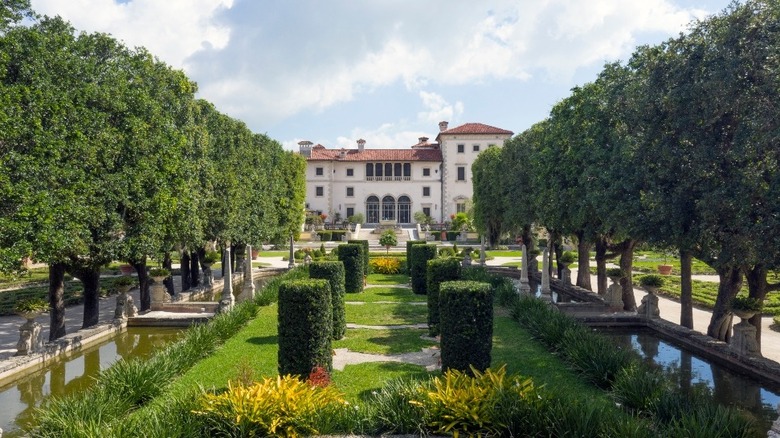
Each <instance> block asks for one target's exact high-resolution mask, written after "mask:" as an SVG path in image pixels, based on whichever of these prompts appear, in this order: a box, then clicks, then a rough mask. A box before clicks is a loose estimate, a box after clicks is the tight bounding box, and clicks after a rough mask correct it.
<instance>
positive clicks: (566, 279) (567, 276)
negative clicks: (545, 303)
mask: <svg viewBox="0 0 780 438" xmlns="http://www.w3.org/2000/svg"><path fill="white" fill-rule="evenodd" d="M562 273H563V277H561V281H563V284H566V285H569V286H571V269H569V265H563V271H562Z"/></svg>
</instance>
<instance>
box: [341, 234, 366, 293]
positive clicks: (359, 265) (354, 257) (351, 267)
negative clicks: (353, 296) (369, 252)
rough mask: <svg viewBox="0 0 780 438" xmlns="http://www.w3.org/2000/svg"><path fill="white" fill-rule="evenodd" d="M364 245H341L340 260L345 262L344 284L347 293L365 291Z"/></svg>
mask: <svg viewBox="0 0 780 438" xmlns="http://www.w3.org/2000/svg"><path fill="white" fill-rule="evenodd" d="M362 253H363V245H361V244H358V243H346V244H344V245H339V261H340V262H342V263H344V272H345V277H344V286H345V289H346V291H347V293H358V292H363V254H362Z"/></svg>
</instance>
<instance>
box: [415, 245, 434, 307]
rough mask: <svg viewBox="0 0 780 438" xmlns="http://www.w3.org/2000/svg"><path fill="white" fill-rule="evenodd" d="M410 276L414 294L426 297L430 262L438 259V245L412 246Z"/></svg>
mask: <svg viewBox="0 0 780 438" xmlns="http://www.w3.org/2000/svg"><path fill="white" fill-rule="evenodd" d="M411 257H412V259H411V262H409V267H410V268H409V275H410V276H411V277H412V292H414V293H416V294H417V295H425V294H426V293H427V292H426V290H427V289H428V288H427V285H426V282H427V281H428V279H427V276H428V260H433V259H435V258H436V245H412V247H411Z"/></svg>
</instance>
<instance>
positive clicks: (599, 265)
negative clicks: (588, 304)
mask: <svg viewBox="0 0 780 438" xmlns="http://www.w3.org/2000/svg"><path fill="white" fill-rule="evenodd" d="M607 249H608V245H607V239H605V238H604V237H597V238H596V283H597V287H598V290H597V291H598V294H599V295H605V294H606V293H607Z"/></svg>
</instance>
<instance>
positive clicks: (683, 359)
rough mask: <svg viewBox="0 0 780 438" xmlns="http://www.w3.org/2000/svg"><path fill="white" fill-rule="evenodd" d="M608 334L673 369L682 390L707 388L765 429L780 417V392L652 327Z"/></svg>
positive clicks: (648, 359)
mask: <svg viewBox="0 0 780 438" xmlns="http://www.w3.org/2000/svg"><path fill="white" fill-rule="evenodd" d="M604 334H605V335H607V336H609V337H610V338H612V339H614V340H615V342H617V343H618V344H619V345H621V346H623V347H627V348H631V349H633V350H634V351H636V352H637V353H639V355H640V356H641V357H642V359H643V360H644V361H645V362H647V363H650V364H655V365H658V366H661V367H663V368H664V369H666V370H668V371H671V374H672V375H673V376H674V377H675V381H676V384H677V386H678V387H679V388H680V390H681V391H684V392H690V391H694V390H695V389H696V388H706V389H707V390H708V391H709V392H710V393H711V394H712V396H713V398H714V399H715V400H716V401H717V402H718V403H720V404H722V405H725V406H733V407H737V408H739V409H742V410H745V411H747V412H750V413H752V414H753V415H755V416H756V417H757V419H758V420H759V421H760V422H761V424H762V426H763V427H764V430H767V429H769V427H770V426H771V423H772V422H773V421H774V420H775V418H777V411H776V409H777V405H778V403H780V394H778V393H777V392H774V391H770V390H768V389H766V388H764V387H762V386H761V384H760V383H758V382H757V381H755V380H753V379H751V378H749V377H747V376H743V375H740V374H736V373H734V372H732V371H731V370H729V369H727V368H723V367H721V366H718V365H716V364H714V363H710V362H709V361H707V360H706V359H703V358H701V357H698V356H696V355H693V354H691V353H689V352H686V351H683V350H681V349H680V348H679V347H677V346H675V345H673V344H671V343H669V342H667V341H665V340H662V339H660V338H658V337H657V336H656V335H655V334H654V333H652V332H650V331H639V332H636V331H632V332H631V333H628V332H625V331H613V330H608V331H605V332H604Z"/></svg>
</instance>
